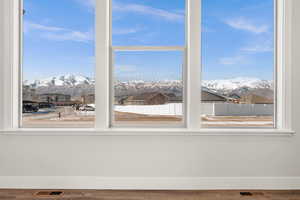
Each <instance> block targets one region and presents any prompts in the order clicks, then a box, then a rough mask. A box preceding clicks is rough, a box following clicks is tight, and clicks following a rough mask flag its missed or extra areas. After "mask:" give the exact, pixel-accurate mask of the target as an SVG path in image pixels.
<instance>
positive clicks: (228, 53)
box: [23, 0, 274, 80]
mask: <svg viewBox="0 0 300 200" xmlns="http://www.w3.org/2000/svg"><path fill="white" fill-rule="evenodd" d="M54 2H56V1H53V0H42V1H41V0H24V8H25V10H26V14H25V16H24V56H23V57H24V62H23V72H24V79H26V80H34V79H40V78H47V77H49V76H55V75H61V74H80V75H85V76H91V77H93V76H94V68H95V61H94V60H95V59H94V2H93V0H59V4H55V3H54ZM184 18H185V2H184V0H114V3H113V37H112V38H113V41H112V42H113V45H124V46H125V45H129V46H130V45H135V46H138V45H142V46H169V45H171V46H183V45H185V32H184V31H185V22H184ZM199 26H200V25H199ZM273 30H274V27H273V0H247V1H245V0H223V1H221V0H202V64H203V67H202V72H203V79H204V80H211V79H225V78H234V77H241V76H242V77H257V78H261V79H268V80H271V79H272V78H273V33H274V31H273ZM115 65H116V66H115V75H116V77H117V79H120V80H132V79H144V80H171V79H172V80H174V79H181V78H182V66H183V55H182V52H116V54H115Z"/></svg>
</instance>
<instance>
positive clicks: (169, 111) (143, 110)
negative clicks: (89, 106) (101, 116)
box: [114, 103, 182, 116]
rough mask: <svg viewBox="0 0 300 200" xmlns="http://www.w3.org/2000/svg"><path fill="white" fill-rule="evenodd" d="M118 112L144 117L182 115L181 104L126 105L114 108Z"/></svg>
mask: <svg viewBox="0 0 300 200" xmlns="http://www.w3.org/2000/svg"><path fill="white" fill-rule="evenodd" d="M114 110H115V111H118V112H127V113H136V114H144V115H170V116H174V115H182V104H181V103H170V104H163V105H126V106H114Z"/></svg>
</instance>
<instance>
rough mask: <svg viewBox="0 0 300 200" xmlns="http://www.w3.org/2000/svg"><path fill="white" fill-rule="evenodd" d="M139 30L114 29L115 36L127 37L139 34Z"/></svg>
mask: <svg viewBox="0 0 300 200" xmlns="http://www.w3.org/2000/svg"><path fill="white" fill-rule="evenodd" d="M138 31H139V29H137V28H128V29H114V30H113V34H114V35H127V34H132V33H137V32H138Z"/></svg>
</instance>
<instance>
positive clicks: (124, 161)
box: [0, 0, 300, 186]
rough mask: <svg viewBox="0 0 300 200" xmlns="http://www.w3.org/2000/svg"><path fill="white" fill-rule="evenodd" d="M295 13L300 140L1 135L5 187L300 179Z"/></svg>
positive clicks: (297, 46)
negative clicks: (39, 182) (125, 180)
mask: <svg viewBox="0 0 300 200" xmlns="http://www.w3.org/2000/svg"><path fill="white" fill-rule="evenodd" d="M0 5H1V1H0ZM0 9H1V6H0ZM293 9H294V11H295V12H294V16H293V103H292V105H293V129H294V130H296V132H297V134H296V135H295V136H291V137H288V136H176V135H173V136H22V135H1V136H0V183H2V186H3V185H5V181H2V182H1V176H2V177H5V176H27V178H28V176H29V177H36V176H99V177H193V178H195V177H219V178H222V177H233V178H234V177H253V178H255V177H300V159H299V155H300V137H299V133H300V123H299V114H300V105H299V99H300V89H299V86H300V76H299V74H300V67H299V65H300V56H299V55H298V54H299V52H300V38H299V35H300V23H299V21H300V12H299V10H300V1H298V0H294V7H293ZM1 13H2V11H0V14H1ZM0 20H1V19H0ZM1 24H2V21H0V27H1ZM1 29H2V28H0V31H1ZM0 35H1V34H0ZM0 48H1V46H0ZM0 52H1V50H0ZM2 120H3V119H2ZM2 180H5V179H3V178H2ZM58 184H59V183H58ZM0 185H1V184H0Z"/></svg>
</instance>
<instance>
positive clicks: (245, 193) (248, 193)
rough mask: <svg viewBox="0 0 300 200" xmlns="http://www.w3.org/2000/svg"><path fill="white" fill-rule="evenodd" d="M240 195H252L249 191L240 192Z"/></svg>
mask: <svg viewBox="0 0 300 200" xmlns="http://www.w3.org/2000/svg"><path fill="white" fill-rule="evenodd" d="M240 195H241V196H252V193H251V192H240Z"/></svg>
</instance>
